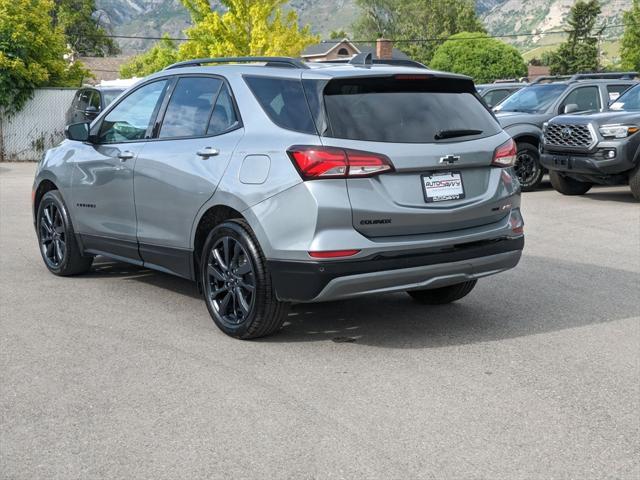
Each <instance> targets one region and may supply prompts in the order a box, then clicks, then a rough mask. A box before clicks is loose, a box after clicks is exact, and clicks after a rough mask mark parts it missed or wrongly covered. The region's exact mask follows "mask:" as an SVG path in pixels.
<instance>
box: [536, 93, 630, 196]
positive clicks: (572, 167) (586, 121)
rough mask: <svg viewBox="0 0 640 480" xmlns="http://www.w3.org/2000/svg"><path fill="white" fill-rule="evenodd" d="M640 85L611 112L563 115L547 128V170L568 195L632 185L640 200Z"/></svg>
mask: <svg viewBox="0 0 640 480" xmlns="http://www.w3.org/2000/svg"><path fill="white" fill-rule="evenodd" d="M638 132H640V85H636V86H635V87H633V88H631V89H630V90H628V91H627V92H626V93H624V94H623V95H622V96H620V97H619V98H617V99H616V101H615V102H614V103H613V104H612V105H611V108H610V111H609V112H605V113H597V114H592V115H561V116H558V117H555V118H553V119H552V120H550V121H549V122H547V123H545V125H544V128H543V140H542V149H541V153H542V155H541V162H542V165H543V166H544V167H545V168H547V169H549V171H550V173H549V176H550V179H551V184H552V185H553V188H555V189H556V190H557V191H558V192H560V193H562V194H565V195H582V194H584V193H586V192H588V191H589V190H590V189H591V187H592V186H593V185H594V184H601V185H617V184H626V183H628V184H629V186H630V188H631V192H632V194H633V196H634V197H635V198H636V199H637V200H640V133H638Z"/></svg>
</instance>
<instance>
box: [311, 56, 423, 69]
mask: <svg viewBox="0 0 640 480" xmlns="http://www.w3.org/2000/svg"><path fill="white" fill-rule="evenodd" d="M371 62H372V63H373V65H391V66H398V67H416V68H429V67H427V66H426V65H425V64H424V63H420V62H416V61H415V60H409V59H408V58H393V59H387V60H384V59H380V58H374V59H372V60H371ZM313 63H342V64H345V63H347V64H351V65H353V64H352V63H351V59H348V58H347V59H343V58H340V59H335V60H319V61H316V62H313Z"/></svg>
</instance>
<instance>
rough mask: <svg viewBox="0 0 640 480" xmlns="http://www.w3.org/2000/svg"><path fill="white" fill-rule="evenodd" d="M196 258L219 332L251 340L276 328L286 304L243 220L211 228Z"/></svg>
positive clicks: (276, 329) (207, 299) (253, 236)
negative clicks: (274, 286) (280, 297)
mask: <svg viewBox="0 0 640 480" xmlns="http://www.w3.org/2000/svg"><path fill="white" fill-rule="evenodd" d="M198 258H199V263H198V265H199V278H200V282H201V285H202V287H203V288H202V293H203V296H204V299H205V302H206V305H207V310H209V314H210V315H211V318H212V319H213V321H214V323H215V324H216V325H217V326H218V328H219V329H220V330H222V331H223V332H224V333H226V334H227V335H229V336H231V337H235V338H241V339H251V338H259V337H265V336H267V335H271V334H273V333H275V332H277V331H278V330H280V329H281V328H282V325H283V323H284V321H285V319H286V318H287V314H288V312H289V306H290V304H289V303H288V302H285V301H281V300H279V299H278V298H277V296H276V292H275V289H274V288H273V285H272V283H271V275H270V274H269V271H268V266H267V260H266V258H265V256H264V252H263V251H262V248H261V247H260V244H259V242H258V239H257V238H256V236H255V234H254V232H253V230H252V229H251V227H250V226H249V224H248V223H247V222H246V221H245V220H244V219H240V218H237V219H232V220H227V221H225V222H223V223H221V224H219V225H217V226H216V227H214V228H213V229H212V230H211V232H209V235H208V236H207V239H206V240H205V242H204V246H203V248H202V250H201V254H200V255H199V256H198Z"/></svg>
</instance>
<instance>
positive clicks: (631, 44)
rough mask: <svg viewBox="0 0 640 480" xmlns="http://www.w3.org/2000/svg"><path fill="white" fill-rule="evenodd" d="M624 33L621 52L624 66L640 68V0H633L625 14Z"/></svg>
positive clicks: (624, 67) (634, 68) (625, 67)
mask: <svg viewBox="0 0 640 480" xmlns="http://www.w3.org/2000/svg"><path fill="white" fill-rule="evenodd" d="M622 18H623V21H624V25H625V27H624V35H623V36H622V49H621V52H620V56H621V60H622V68H623V69H625V70H635V71H638V70H640V0H633V4H632V6H631V10H629V11H627V12H625V13H624V15H623V17H622Z"/></svg>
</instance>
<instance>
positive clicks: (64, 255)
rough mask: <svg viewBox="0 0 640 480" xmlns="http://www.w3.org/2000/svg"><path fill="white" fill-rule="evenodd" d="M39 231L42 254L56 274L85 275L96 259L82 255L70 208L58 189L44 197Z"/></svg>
mask: <svg viewBox="0 0 640 480" xmlns="http://www.w3.org/2000/svg"><path fill="white" fill-rule="evenodd" d="M36 232H37V235H38V245H39V247H40V255H42V260H43V261H44V264H45V266H46V267H47V268H48V269H49V271H50V272H51V273H53V274H54V275H60V276H69V275H78V274H81V273H86V272H87V271H89V269H90V268H91V263H92V262H93V256H83V255H82V254H81V251H80V247H79V246H78V242H77V241H76V236H75V233H74V231H73V225H72V224H71V218H70V217H69V212H68V211H67V207H66V205H65V204H64V201H63V200H62V196H61V195H60V192H59V191H58V190H51V191H49V192H47V193H45V194H44V196H43V197H42V200H40V205H38V214H37V216H36Z"/></svg>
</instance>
